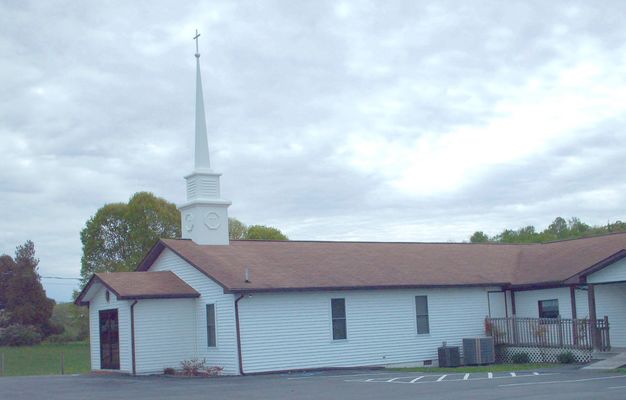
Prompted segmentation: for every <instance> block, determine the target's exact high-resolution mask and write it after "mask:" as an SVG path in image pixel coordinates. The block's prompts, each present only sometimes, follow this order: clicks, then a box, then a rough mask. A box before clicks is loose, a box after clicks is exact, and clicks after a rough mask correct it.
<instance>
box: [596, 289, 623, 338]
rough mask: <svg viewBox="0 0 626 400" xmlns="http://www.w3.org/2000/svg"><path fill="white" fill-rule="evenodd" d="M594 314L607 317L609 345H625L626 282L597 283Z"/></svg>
mask: <svg viewBox="0 0 626 400" xmlns="http://www.w3.org/2000/svg"><path fill="white" fill-rule="evenodd" d="M595 294H596V315H597V317H598V318H604V316H605V315H606V316H607V317H609V335H610V338H611V346H613V347H626V284H625V283H615V284H609V285H597V286H596V287H595Z"/></svg>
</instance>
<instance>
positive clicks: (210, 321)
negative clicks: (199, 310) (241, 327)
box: [206, 304, 217, 347]
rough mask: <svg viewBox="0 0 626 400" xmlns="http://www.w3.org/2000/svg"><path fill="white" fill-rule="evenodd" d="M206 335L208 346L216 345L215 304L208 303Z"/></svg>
mask: <svg viewBox="0 0 626 400" xmlns="http://www.w3.org/2000/svg"><path fill="white" fill-rule="evenodd" d="M206 336H207V346H209V347H216V346H217V337H216V336H215V304H207V305H206Z"/></svg>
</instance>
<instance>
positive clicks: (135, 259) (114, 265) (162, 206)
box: [80, 192, 180, 285]
mask: <svg viewBox="0 0 626 400" xmlns="http://www.w3.org/2000/svg"><path fill="white" fill-rule="evenodd" d="M178 237H180V212H179V211H178V210H177V208H176V205H174V204H172V203H170V202H168V201H166V200H164V199H162V198H160V197H157V196H155V195H153V194H152V193H147V192H139V193H136V194H134V195H133V197H131V198H130V200H129V201H128V203H113V204H106V205H104V206H103V207H101V208H100V209H99V210H98V211H97V212H96V214H95V215H94V216H93V217H91V218H90V219H89V221H87V224H86V225H85V228H84V229H83V230H82V231H81V233H80V239H81V242H82V244H83V257H82V260H81V270H80V274H81V278H82V283H83V285H84V284H85V283H86V282H87V281H88V280H89V278H90V277H91V275H92V274H93V273H94V272H114V271H132V270H134V269H135V267H136V266H137V264H138V263H139V261H141V259H142V258H143V257H144V255H145V254H146V253H147V252H148V250H150V248H151V247H152V246H153V245H154V244H155V243H156V242H157V240H158V239H159V238H178Z"/></svg>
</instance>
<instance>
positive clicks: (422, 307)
mask: <svg viewBox="0 0 626 400" xmlns="http://www.w3.org/2000/svg"><path fill="white" fill-rule="evenodd" d="M415 314H416V320H417V333H418V334H420V335H421V334H424V333H430V325H429V323H428V298H427V297H426V296H415Z"/></svg>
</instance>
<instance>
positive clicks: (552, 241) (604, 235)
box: [540, 232, 626, 244]
mask: <svg viewBox="0 0 626 400" xmlns="http://www.w3.org/2000/svg"><path fill="white" fill-rule="evenodd" d="M616 235H626V232H608V233H599V234H597V235H590V236H582V237H577V238H568V239H556V240H549V241H547V242H541V243H540V244H551V243H561V242H571V241H573V240H585V239H594V238H599V237H606V236H616Z"/></svg>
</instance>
